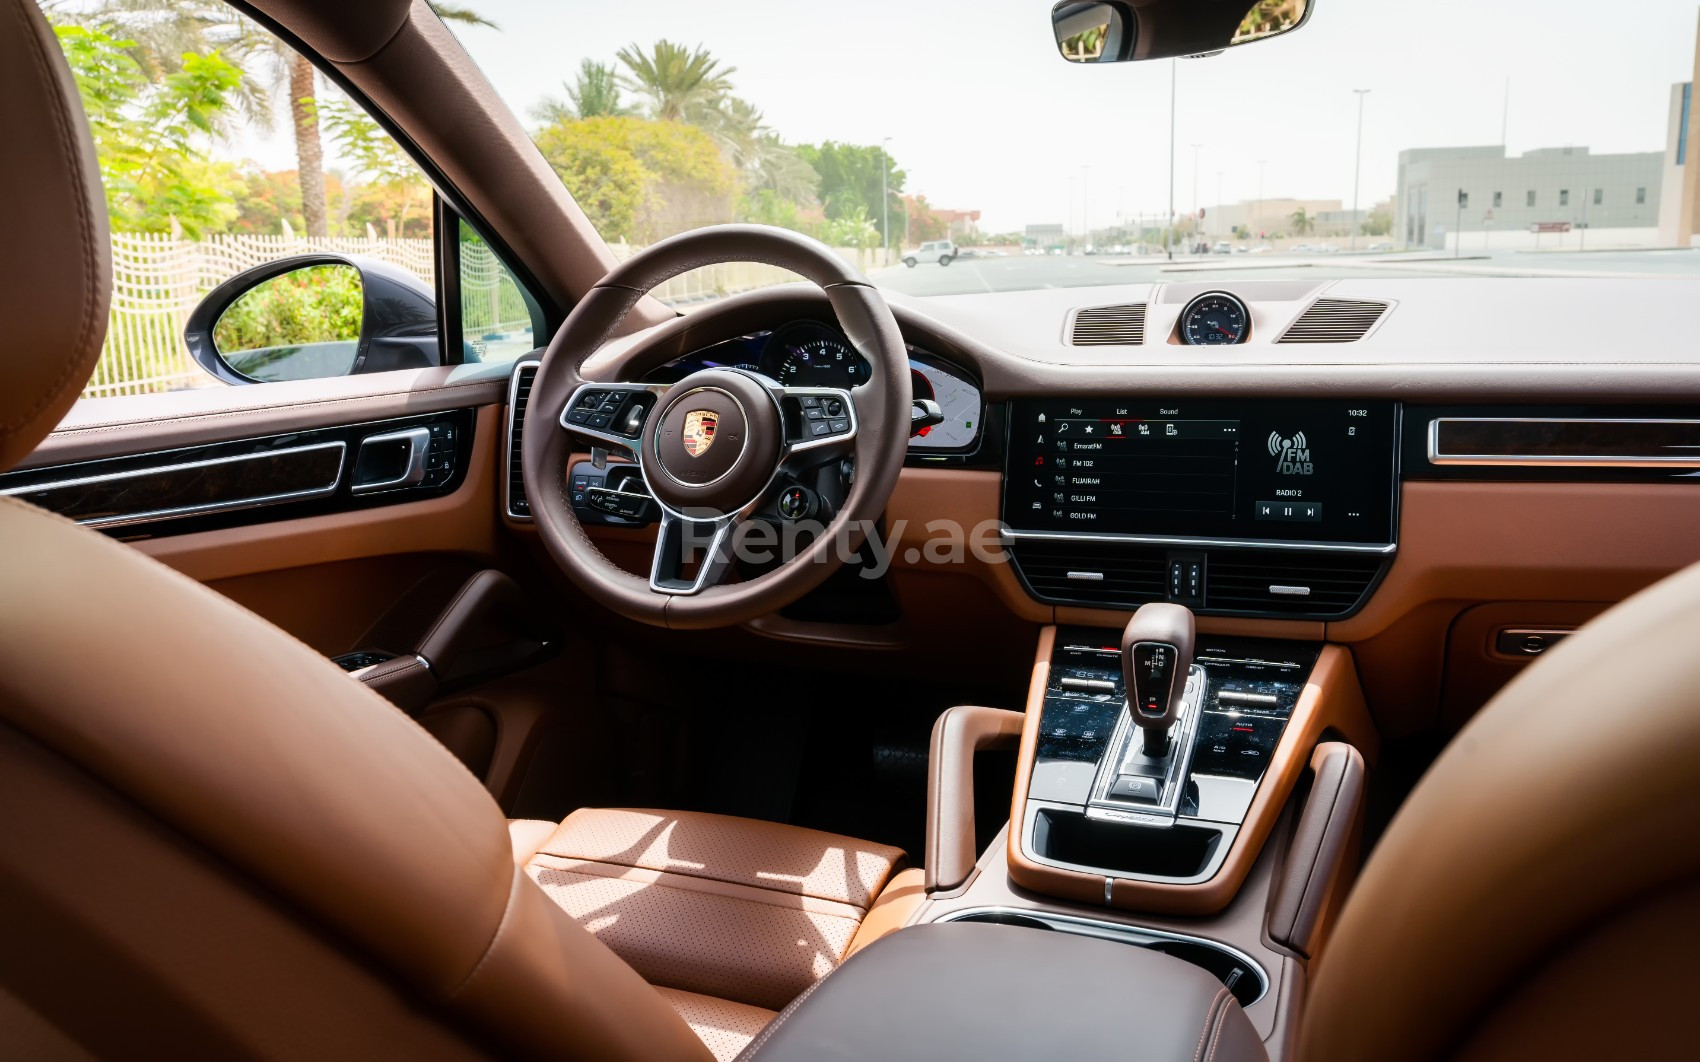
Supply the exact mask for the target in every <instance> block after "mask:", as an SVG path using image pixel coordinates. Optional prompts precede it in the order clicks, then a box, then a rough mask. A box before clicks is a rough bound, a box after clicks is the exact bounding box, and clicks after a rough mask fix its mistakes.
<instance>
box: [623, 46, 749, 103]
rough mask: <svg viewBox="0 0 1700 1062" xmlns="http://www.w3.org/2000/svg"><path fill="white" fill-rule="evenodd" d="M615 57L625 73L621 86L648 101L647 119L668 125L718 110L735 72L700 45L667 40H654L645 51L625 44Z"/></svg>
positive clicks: (735, 70)
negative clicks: (691, 45) (623, 85)
mask: <svg viewBox="0 0 1700 1062" xmlns="http://www.w3.org/2000/svg"><path fill="white" fill-rule="evenodd" d="M617 58H618V59H619V60H620V63H621V64H622V65H623V66H625V68H626V71H627V74H626V76H625V77H624V78H623V79H622V81H623V83H624V84H625V86H626V87H627V88H629V89H631V90H632V91H633V92H636V93H638V94H639V95H641V96H644V97H647V98H648V100H649V113H650V117H652V118H658V119H660V120H662V121H669V122H697V121H700V120H701V119H702V118H703V117H704V116H705V115H706V114H709V113H711V112H713V111H715V110H716V109H718V105H719V101H720V98H721V97H722V96H725V95H727V94H728V93H730V92H731V90H732V82H731V81H730V80H729V78H730V77H731V75H732V74H734V73H736V72H737V67H731V66H728V67H722V66H721V65H720V60H718V59H716V58H714V57H713V56H712V55H710V54H709V52H708V49H706V48H703V47H702V46H700V45H699V46H698V47H697V48H696V49H695V50H692V49H689V48H686V47H685V46H684V45H682V44H675V43H673V42H672V41H669V40H659V41H656V42H655V43H654V44H652V45H650V48H649V51H647V52H645V51H644V50H643V49H642V48H640V47H639V46H638V45H637V44H636V43H635V42H634V43H632V44H628V45H626V46H625V47H624V48H621V49H620V51H619V53H618V54H617Z"/></svg>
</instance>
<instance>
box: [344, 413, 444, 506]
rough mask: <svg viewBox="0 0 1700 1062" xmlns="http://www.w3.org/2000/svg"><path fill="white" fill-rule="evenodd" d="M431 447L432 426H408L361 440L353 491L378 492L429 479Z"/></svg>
mask: <svg viewBox="0 0 1700 1062" xmlns="http://www.w3.org/2000/svg"><path fill="white" fill-rule="evenodd" d="M430 448H431V429H430V428H426V427H418V428H404V429H402V430H401V431H387V432H384V433H383V434H382V435H368V436H367V437H366V438H364V439H361V440H360V449H359V451H358V452H357V453H356V454H355V458H354V475H353V478H352V480H351V482H350V484H349V488H348V492H349V493H350V494H376V493H377V492H379V491H385V490H401V489H403V488H404V487H417V486H418V485H419V484H421V483H423V482H425V464H426V460H427V458H428V457H429V452H430Z"/></svg>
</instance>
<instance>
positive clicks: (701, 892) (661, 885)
mask: <svg viewBox="0 0 1700 1062" xmlns="http://www.w3.org/2000/svg"><path fill="white" fill-rule="evenodd" d="M539 854H542V855H547V854H548V853H539ZM552 858H555V859H559V858H561V857H560V856H554V857H552ZM582 862H587V863H596V860H582ZM599 865H601V866H621V865H622V864H619V863H603V864H599ZM533 868H535V869H537V870H540V871H542V870H547V871H552V872H554V873H556V874H571V875H573V876H575V877H580V878H591V879H594V880H596V881H615V882H620V881H625V882H630V881H633V880H635V879H632V878H620V877H613V876H610V875H606V874H597V873H595V872H594V871H590V870H584V869H581V868H578V867H558V866H553V865H551V864H549V863H542V862H539V861H538V859H537V856H536V855H533V856H532V857H531V860H530V862H528V863H526V864H525V867H524V869H526V870H531V869H533ZM630 869H632V870H644V871H649V872H650V873H653V874H669V873H670V872H669V871H665V870H653V871H651V870H649V868H648V867H632V868H630ZM528 876H529V875H528ZM674 876H676V877H679V878H683V879H685V880H684V881H652V882H642V883H641V884H643V885H644V887H645V888H654V889H672V890H673V891H675V892H688V893H693V894H695V895H698V896H715V897H719V898H721V899H725V900H732V901H735V902H738V903H753V904H761V905H762V906H764V907H777V908H779V909H781V910H784V911H794V912H797V913H799V914H802V915H805V916H819V917H821V918H836V919H839V920H840V921H844V922H854V923H855V924H856V926H857V927H858V928H860V926H861V924H862V923H863V922H865V921H866V920H867V912H866V911H864V910H862V909H861V908H859V907H857V906H856V905H855V904H849V903H844V902H842V901H839V900H827V899H823V898H822V897H819V896H806V897H802V898H803V899H809V900H814V901H815V902H816V903H824V904H833V905H836V906H838V907H843V908H845V909H846V910H844V911H811V910H809V909H808V908H806V907H798V906H796V905H795V904H794V903H788V902H786V900H787V899H788V898H791V897H795V896H796V895H797V894H795V893H782V892H779V891H778V890H776V889H764V888H761V887H760V886H758V885H744V884H743V883H741V882H736V881H720V880H719V879H718V878H696V877H692V876H690V875H684V874H680V875H674ZM532 880H533V881H536V880H537V879H536V878H532ZM690 881H714V882H717V883H718V884H721V885H731V886H733V887H735V888H742V889H748V890H750V891H751V892H754V893H760V894H761V895H759V896H741V895H736V894H731V895H729V894H727V893H723V892H711V891H709V890H707V889H698V888H694V887H692V886H691V885H689V884H687V882H690ZM537 884H538V885H539V886H540V887H542V888H544V889H545V891H547V886H545V885H544V884H543V882H541V881H539V882H537ZM768 896H772V897H773V899H771V900H769V899H766V898H765V897H768Z"/></svg>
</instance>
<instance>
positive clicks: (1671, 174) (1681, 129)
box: [1659, 47, 1700, 247]
mask: <svg viewBox="0 0 1700 1062" xmlns="http://www.w3.org/2000/svg"><path fill="white" fill-rule="evenodd" d="M1696 51H1697V52H1700V47H1697V48H1696ZM1697 117H1700V116H1697V115H1696V114H1695V113H1694V82H1692V81H1684V82H1682V83H1680V84H1676V85H1672V86H1671V87H1670V124H1669V127H1668V128H1667V129H1666V131H1665V165H1664V172H1663V177H1662V178H1661V180H1660V187H1661V188H1665V189H1668V191H1667V192H1666V194H1665V195H1663V196H1661V197H1660V200H1659V244H1660V246H1663V247H1684V246H1694V245H1695V244H1696V243H1697V242H1700V241H1697V240H1696V239H1695V237H1696V235H1700V234H1697V233H1696V225H1695V221H1696V219H1695V210H1694V208H1693V206H1692V205H1691V206H1690V207H1689V210H1688V218H1687V226H1688V231H1687V232H1682V231H1681V228H1682V225H1683V221H1684V219H1683V209H1682V208H1683V203H1684V202H1685V201H1688V196H1689V194H1690V189H1689V187H1688V183H1687V180H1688V145H1689V141H1690V140H1692V139H1693V135H1694V132H1695V127H1696V126H1697V125H1700V122H1697V121H1696V118H1697Z"/></svg>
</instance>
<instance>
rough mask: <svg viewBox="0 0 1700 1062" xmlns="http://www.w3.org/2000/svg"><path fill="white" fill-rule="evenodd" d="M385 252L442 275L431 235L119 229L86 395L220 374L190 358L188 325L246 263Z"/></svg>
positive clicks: (202, 382)
mask: <svg viewBox="0 0 1700 1062" xmlns="http://www.w3.org/2000/svg"><path fill="white" fill-rule="evenodd" d="M325 251H329V252H334V253H337V254H358V255H365V256H367V257H369V258H379V259H382V260H384V261H386V262H391V263H393V264H395V265H398V266H402V267H404V268H406V269H410V270H412V271H413V272H414V273H417V274H418V275H419V277H420V278H421V279H422V280H424V281H425V282H426V283H427V284H430V283H431V282H432V278H433V276H434V275H435V273H434V270H433V257H432V250H431V241H430V240H427V239H411V240H405V239H404V240H385V239H364V238H360V239H355V238H348V239H317V238H314V239H309V238H305V237H297V238H290V237H284V236H210V237H208V238H206V239H204V240H179V239H174V238H172V237H170V236H167V235H163V234H154V233H114V234H113V236H112V312H111V316H110V318H109V319H108V321H107V326H106V347H105V349H104V350H102V351H101V354H100V362H99V363H98V364H97V365H96V366H95V370H94V376H93V377H92V378H90V380H89V383H88V386H87V387H86V388H84V389H83V397H84V398H101V397H105V396H108V395H135V394H145V393H147V392H150V391H180V390H183V389H184V388H189V387H205V386H208V385H210V384H212V383H213V382H214V381H213V378H212V377H211V376H209V375H207V373H206V372H205V371H204V370H202V369H201V368H200V367H199V366H197V365H196V364H195V363H194V362H193V361H192V360H191V359H190V358H189V348H188V347H186V346H184V344H183V325H184V324H185V323H186V322H187V321H188V319H189V313H190V311H191V310H193V309H194V308H195V304H196V303H198V302H200V301H201V299H202V298H203V297H204V296H205V295H206V294H207V292H209V291H211V290H212V289H213V288H215V287H217V286H218V285H219V284H222V283H223V282H224V281H226V280H229V279H230V278H231V276H233V275H234V274H236V273H240V272H241V271H242V270H244V269H250V268H252V267H254V266H257V265H260V264H262V263H264V262H270V261H275V260H276V259H279V258H286V257H288V256H289V255H294V254H312V253H317V252H325Z"/></svg>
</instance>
